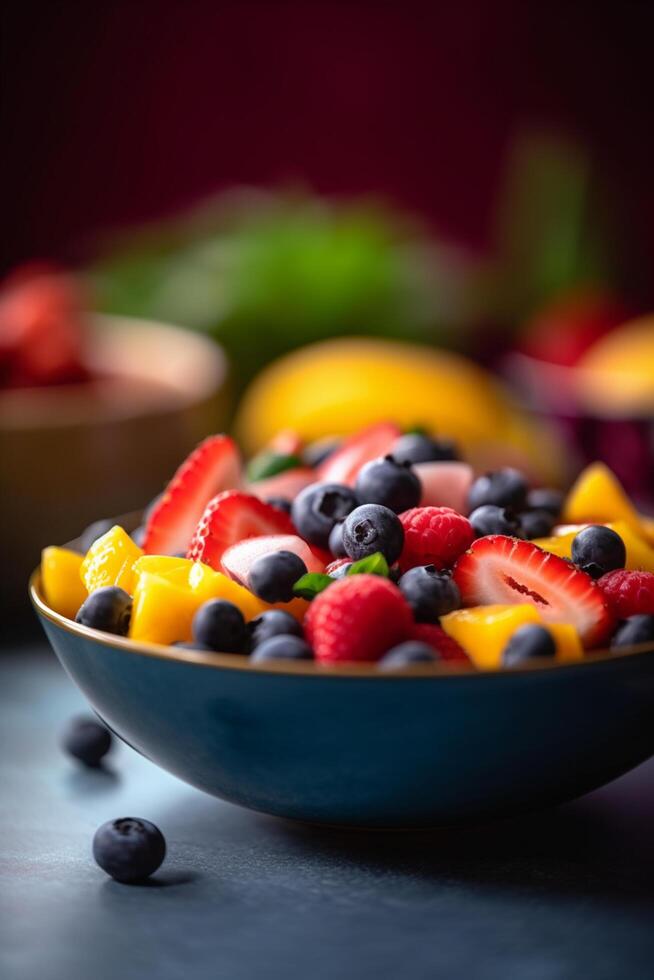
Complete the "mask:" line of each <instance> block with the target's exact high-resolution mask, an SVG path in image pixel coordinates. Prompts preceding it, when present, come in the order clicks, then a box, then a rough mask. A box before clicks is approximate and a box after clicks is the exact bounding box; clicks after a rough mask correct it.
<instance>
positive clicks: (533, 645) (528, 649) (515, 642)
mask: <svg viewBox="0 0 654 980" xmlns="http://www.w3.org/2000/svg"><path fill="white" fill-rule="evenodd" d="M555 653H556V644H555V642H554V638H553V636H552V634H551V633H550V631H549V630H547V629H545V627H544V626H537V625H536V624H535V623H528V624H527V625H526V626H520V627H519V629H517V630H516V631H515V633H514V634H513V636H512V637H511V639H510V640H509V642H508V643H507V645H506V646H505V647H504V652H503V654H502V666H503V667H519V666H520V665H521V664H523V663H525V662H527V661H529V660H533V659H534V657H553V656H554V655H555Z"/></svg>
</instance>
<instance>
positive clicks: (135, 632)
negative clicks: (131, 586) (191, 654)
mask: <svg viewBox="0 0 654 980" xmlns="http://www.w3.org/2000/svg"><path fill="white" fill-rule="evenodd" d="M203 602H204V598H203V597H202V596H201V595H198V594H197V593H195V592H193V590H192V589H190V588H189V587H188V585H186V586H179V585H175V584H174V583H173V582H170V581H169V580H168V579H166V578H163V576H161V575H155V574H154V573H153V572H141V574H140V575H139V576H138V582H137V585H136V589H135V591H134V604H133V608H132V619H131V623H130V629H129V635H130V637H131V638H132V639H133V640H140V641H141V642H144V643H164V644H170V643H177V642H178V641H179V640H190V639H191V623H192V621H193V616H194V615H195V613H196V611H197V610H198V609H199V607H200V606H201V605H202V603H203Z"/></svg>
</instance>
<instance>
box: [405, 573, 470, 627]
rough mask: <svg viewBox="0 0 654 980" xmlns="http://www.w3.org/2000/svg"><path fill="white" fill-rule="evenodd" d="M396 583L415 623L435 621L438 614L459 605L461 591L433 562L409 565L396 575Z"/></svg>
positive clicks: (449, 610) (456, 607)
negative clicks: (405, 569) (399, 574)
mask: <svg viewBox="0 0 654 980" xmlns="http://www.w3.org/2000/svg"><path fill="white" fill-rule="evenodd" d="M399 587H400V591H401V593H402V595H403V596H404V598H405V599H406V601H407V602H408V603H409V605H410V606H411V608H412V609H413V615H414V618H415V619H416V621H417V622H419V623H437V622H438V617H439V616H445V615H446V614H447V613H449V612H453V611H454V610H455V609H458V608H459V606H460V605H461V593H460V592H459V590H458V588H457V586H456V583H455V582H454V581H453V580H452V577H451V575H449V574H448V573H447V572H439V571H438V570H437V569H436V568H435V566H434V565H418V566H416V567H415V568H410V569H409V571H408V572H405V573H404V575H403V576H402V578H401V579H400V581H399Z"/></svg>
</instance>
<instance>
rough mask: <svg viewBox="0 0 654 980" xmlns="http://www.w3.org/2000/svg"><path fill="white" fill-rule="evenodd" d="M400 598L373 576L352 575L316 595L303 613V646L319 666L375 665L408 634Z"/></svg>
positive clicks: (405, 605)
mask: <svg viewBox="0 0 654 980" xmlns="http://www.w3.org/2000/svg"><path fill="white" fill-rule="evenodd" d="M412 622H413V617H412V614H411V609H410V607H409V605H408V603H407V602H406V600H405V599H404V596H403V595H402V593H401V592H400V590H399V589H398V588H397V586H396V585H393V583H392V582H389V581H388V579H385V578H381V577H380V576H379V575H353V576H352V577H350V578H343V579H340V580H339V581H337V582H335V583H334V584H333V585H330V586H329V588H328V589H325V591H324V592H321V593H320V595H318V596H317V597H316V598H315V599H314V600H313V602H312V603H311V605H310V606H309V611H308V612H307V615H306V618H305V621H304V628H305V634H306V637H307V640H308V641H309V643H310V644H311V646H312V647H313V649H314V653H315V656H316V660H318V661H319V662H321V663H339V662H342V661H356V660H363V661H375V660H379V659H380V657H382V656H383V654H384V653H386V651H387V650H390V648H391V647H392V646H395V644H396V643H401V642H402V640H405V639H406V638H407V636H408V635H409V634H410V632H411V627H412Z"/></svg>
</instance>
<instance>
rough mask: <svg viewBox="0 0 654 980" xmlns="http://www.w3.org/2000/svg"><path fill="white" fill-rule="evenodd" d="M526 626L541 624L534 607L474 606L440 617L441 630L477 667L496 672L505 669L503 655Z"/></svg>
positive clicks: (529, 605) (538, 614)
mask: <svg viewBox="0 0 654 980" xmlns="http://www.w3.org/2000/svg"><path fill="white" fill-rule="evenodd" d="M527 623H537V624H539V625H540V624H541V623H542V620H541V616H540V613H539V612H538V610H537V609H536V607H535V606H533V605H531V603H529V604H525V605H515V606H504V605H496V606H473V607H471V608H470V609H457V610H456V611H455V612H451V613H448V614H447V615H446V616H441V626H442V627H443V629H444V630H445V632H446V633H447V634H448V636H451V637H452V639H454V640H456V641H457V643H459V644H460V645H461V646H462V647H463V649H464V650H465V652H466V653H467V654H468V656H469V657H470V659H471V660H472V662H473V663H474V665H475V667H479V668H480V669H481V670H495V669H497V668H499V667H501V666H502V653H503V652H504V647H505V646H506V645H507V643H508V642H509V640H510V639H511V637H512V636H513V634H514V633H515V631H516V630H517V629H519V628H520V627H521V626H525V625H526V624H527Z"/></svg>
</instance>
